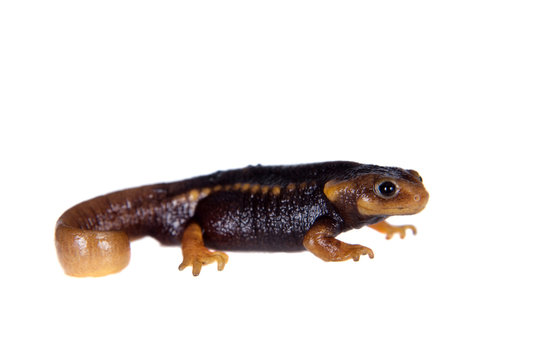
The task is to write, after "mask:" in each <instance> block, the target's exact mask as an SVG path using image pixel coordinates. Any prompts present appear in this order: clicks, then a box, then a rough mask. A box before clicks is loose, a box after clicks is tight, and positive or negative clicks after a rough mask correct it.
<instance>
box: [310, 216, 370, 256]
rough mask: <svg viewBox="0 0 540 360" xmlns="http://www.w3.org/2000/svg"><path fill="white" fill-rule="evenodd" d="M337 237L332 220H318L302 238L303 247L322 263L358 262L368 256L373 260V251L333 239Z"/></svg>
mask: <svg viewBox="0 0 540 360" xmlns="http://www.w3.org/2000/svg"><path fill="white" fill-rule="evenodd" d="M336 235H337V231H336V226H335V223H334V221H333V220H330V219H326V218H323V219H320V220H317V222H315V224H314V225H313V226H312V227H311V228H310V229H309V230H308V232H307V233H306V235H305V236H304V241H303V244H304V247H305V248H306V249H307V250H309V251H311V252H312V253H313V254H314V255H316V256H318V257H319V258H321V259H323V260H324V261H344V260H348V259H353V260H354V261H358V260H360V256H362V255H368V256H369V257H370V258H371V259H373V257H374V254H373V251H372V250H371V249H370V248H368V247H365V246H362V245H351V244H347V243H344V242H342V241H339V240H338V239H335V238H334V236H336Z"/></svg>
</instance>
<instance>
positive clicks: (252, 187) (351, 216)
mask: <svg viewBox="0 0 540 360" xmlns="http://www.w3.org/2000/svg"><path fill="white" fill-rule="evenodd" d="M428 198H429V195H428V193H427V191H426V190H425V188H424V186H423V184H422V178H421V177H420V175H419V174H418V173H417V172H416V171H414V170H403V169H400V168H396V167H382V166H376V165H365V164H359V163H354V162H345V161H335V162H325V163H315V164H304V165H291V166H261V165H258V166H249V167H246V168H243V169H236V170H229V171H219V172H216V173H213V174H210V175H206V176H200V177H196V178H192V179H188V180H183V181H178V182H172V183H163V184H155V185H148V186H142V187H137V188H132V189H127V190H122V191H117V192H113V193H110V194H107V195H103V196H99V197H96V198H94V199H91V200H88V201H85V202H82V203H80V204H78V205H75V206H74V207H72V208H71V209H69V210H67V211H66V212H65V213H64V214H63V215H62V216H61V217H60V218H59V219H58V222H57V224H56V237H55V238H56V241H55V243H56V249H57V253H58V258H59V260H60V263H61V265H62V266H63V268H64V271H65V272H66V274H68V275H72V276H78V277H83V276H103V275H107V274H111V273H115V272H118V271H120V270H122V269H123V268H124V267H125V266H126V265H127V264H128V262H129V258H130V245H129V244H130V241H131V240H134V239H137V238H140V237H143V236H151V237H154V238H155V239H157V240H158V241H159V242H160V243H162V244H164V245H180V246H181V248H182V254H183V262H182V263H181V264H180V266H179V269H180V270H183V269H184V268H186V267H188V266H191V267H192V268H193V275H198V274H199V273H200V271H201V267H202V265H207V264H210V263H213V262H217V266H218V270H222V269H223V268H224V266H225V264H226V263H227V261H228V256H227V255H226V254H225V253H224V252H222V251H219V250H242V251H249V250H253V251H300V250H309V251H310V252H312V253H313V254H314V255H316V256H318V257H319V258H321V259H323V260H325V261H343V260H347V259H353V260H354V261H358V260H359V258H360V256H361V255H368V256H369V257H370V258H373V251H372V250H371V249H369V248H367V247H364V246H362V245H350V244H347V243H344V242H341V241H339V240H337V239H336V236H337V235H338V234H340V233H342V232H344V231H347V230H350V229H357V228H360V227H362V226H364V225H366V226H369V227H371V228H373V229H375V230H377V231H379V232H382V233H384V234H386V236H387V238H391V237H392V236H393V235H394V234H399V235H400V237H401V238H403V237H404V236H405V231H406V230H407V229H409V230H411V231H412V232H413V233H416V229H415V227H414V226H411V225H405V226H392V225H390V224H388V223H387V222H386V221H385V219H386V218H388V217H389V216H392V215H410V214H415V213H418V212H419V211H421V210H422V209H423V208H424V207H425V206H426V203H427V201H428ZM208 248H212V249H215V250H214V251H212V250H209V249H208Z"/></svg>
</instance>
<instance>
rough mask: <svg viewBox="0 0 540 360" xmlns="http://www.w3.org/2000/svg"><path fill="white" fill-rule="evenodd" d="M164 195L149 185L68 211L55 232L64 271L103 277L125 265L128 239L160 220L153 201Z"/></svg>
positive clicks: (77, 206) (157, 186)
mask: <svg viewBox="0 0 540 360" xmlns="http://www.w3.org/2000/svg"><path fill="white" fill-rule="evenodd" d="M165 196H167V191H165V190H164V189H163V188H162V187H161V186H160V185H151V186H145V187H140V188H134V189H128V190H123V191H118V192H114V193H111V194H108V195H103V196H99V197H97V198H94V199H91V200H88V201H85V202H82V203H80V204H78V205H75V206H74V207H72V208H71V209H69V210H67V211H66V212H65V213H64V214H63V215H62V216H61V217H60V218H59V219H58V222H57V223H56V234H55V244H56V251H57V254H58V259H59V260H60V264H61V265H62V267H63V268H64V271H65V273H66V274H68V275H71V276H77V277H84V276H104V275H108V274H112V273H116V272H119V271H120V270H122V269H123V268H125V267H126V266H127V264H128V263H129V259H130V246H129V242H130V240H133V239H135V238H137V237H140V236H144V235H147V234H150V233H151V232H152V227H153V226H155V224H156V222H157V221H159V220H158V217H159V214H156V204H158V203H159V201H160V200H161V199H162V198H163V197H165Z"/></svg>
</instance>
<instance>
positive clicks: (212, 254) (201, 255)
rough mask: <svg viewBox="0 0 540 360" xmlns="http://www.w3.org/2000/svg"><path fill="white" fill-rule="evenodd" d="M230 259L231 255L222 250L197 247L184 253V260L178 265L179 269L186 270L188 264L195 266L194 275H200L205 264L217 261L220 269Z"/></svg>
mask: <svg viewBox="0 0 540 360" xmlns="http://www.w3.org/2000/svg"><path fill="white" fill-rule="evenodd" d="M228 260H229V256H227V254H225V253H224V252H221V251H210V250H208V249H206V248H197V249H196V251H190V252H189V253H188V254H186V253H184V260H183V261H182V263H181V264H180V266H178V270H184V269H185V268H187V267H188V266H192V267H193V276H198V275H199V274H200V273H201V268H202V266H203V265H208V264H211V263H213V262H217V265H218V270H219V271H221V270H223V269H224V268H225V264H227V261H228Z"/></svg>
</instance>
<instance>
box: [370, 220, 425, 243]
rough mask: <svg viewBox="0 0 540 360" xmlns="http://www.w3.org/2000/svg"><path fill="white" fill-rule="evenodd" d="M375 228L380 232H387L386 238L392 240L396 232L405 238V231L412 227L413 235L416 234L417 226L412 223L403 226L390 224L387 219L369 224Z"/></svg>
mask: <svg viewBox="0 0 540 360" xmlns="http://www.w3.org/2000/svg"><path fill="white" fill-rule="evenodd" d="M368 226H369V227H370V228H372V229H373V230H376V231H378V232H380V233H383V234H386V239H387V240H390V239H391V238H392V237H393V236H394V234H396V233H397V234H399V237H400V238H402V239H404V238H405V232H406V230H407V229H410V230H411V231H412V233H413V235H416V228H415V227H414V226H412V225H401V226H395V225H390V224H389V223H387V222H386V221H381V222H378V223H376V224H373V225H368Z"/></svg>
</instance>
